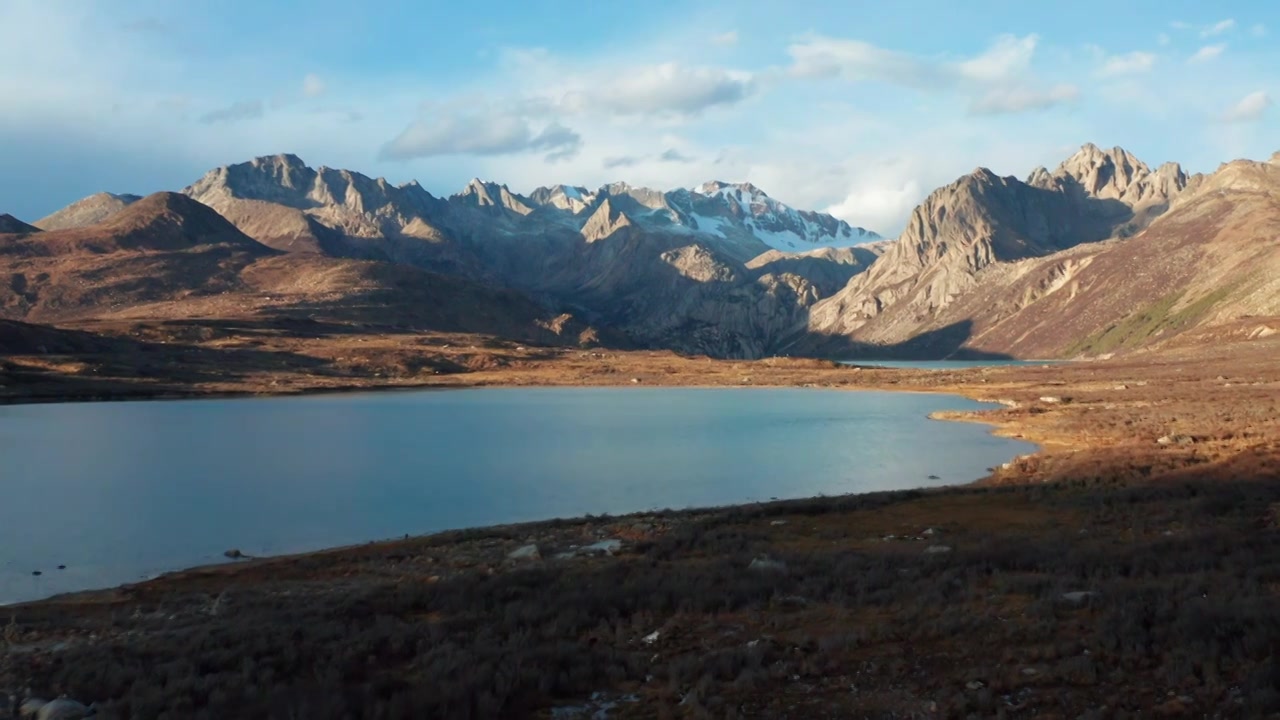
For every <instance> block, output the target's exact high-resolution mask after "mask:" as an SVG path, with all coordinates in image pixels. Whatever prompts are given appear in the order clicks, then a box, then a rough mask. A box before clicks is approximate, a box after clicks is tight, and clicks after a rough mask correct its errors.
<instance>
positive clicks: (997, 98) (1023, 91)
mask: <svg viewBox="0 0 1280 720" xmlns="http://www.w3.org/2000/svg"><path fill="white" fill-rule="evenodd" d="M1079 97H1080V88H1078V87H1076V86H1075V85H1069V84H1061V85H1055V86H1053V87H1051V88H1049V89H1048V90H1036V89H1032V88H1028V87H1025V86H1013V87H1000V88H994V89H992V90H989V91H988V92H986V93H985V94H984V95H982V96H980V97H978V98H976V99H974V101H973V102H972V103H971V104H970V106H969V111H970V112H971V113H973V114H975V115H999V114H1003V113H1020V112H1029V111H1033V110H1047V109H1049V108H1051V107H1053V106H1055V105H1062V104H1066V103H1071V102H1075V101H1076V100H1077V99H1078V98H1079Z"/></svg>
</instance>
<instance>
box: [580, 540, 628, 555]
mask: <svg viewBox="0 0 1280 720" xmlns="http://www.w3.org/2000/svg"><path fill="white" fill-rule="evenodd" d="M621 549H622V541H621V540H617V539H611V540H601V541H600V542H594V543H591V544H590V545H584V546H583V547H580V548H578V554H579V555H614V554H615V553H617V552H618V551H619V550H621Z"/></svg>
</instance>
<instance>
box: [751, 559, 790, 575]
mask: <svg viewBox="0 0 1280 720" xmlns="http://www.w3.org/2000/svg"><path fill="white" fill-rule="evenodd" d="M747 569H748V570H754V571H756V572H781V573H784V572H786V571H787V564H786V563H784V562H782V561H781V560H773V559H770V558H768V557H764V556H761V557H758V558H756V559H754V560H752V561H751V564H750V565H748V566H747Z"/></svg>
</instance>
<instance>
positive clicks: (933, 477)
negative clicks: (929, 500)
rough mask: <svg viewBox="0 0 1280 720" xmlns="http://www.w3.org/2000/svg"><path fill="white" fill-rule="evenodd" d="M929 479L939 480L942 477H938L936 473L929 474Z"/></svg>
mask: <svg viewBox="0 0 1280 720" xmlns="http://www.w3.org/2000/svg"><path fill="white" fill-rule="evenodd" d="M929 479H930V480H941V479H942V478H940V477H938V476H937V475H930V476H929Z"/></svg>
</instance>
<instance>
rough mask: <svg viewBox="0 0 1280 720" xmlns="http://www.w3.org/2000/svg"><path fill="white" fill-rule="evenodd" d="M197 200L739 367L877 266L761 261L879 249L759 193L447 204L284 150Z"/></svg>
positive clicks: (255, 230)
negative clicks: (844, 284) (502, 289)
mask: <svg viewBox="0 0 1280 720" xmlns="http://www.w3.org/2000/svg"><path fill="white" fill-rule="evenodd" d="M184 192H185V193H187V194H188V195H190V196H192V197H193V198H196V199H198V200H200V201H201V202H203V203H206V204H208V205H209V206H211V207H213V208H215V209H217V210H218V211H219V212H220V213H222V214H223V215H224V216H226V217H227V218H228V219H229V220H231V221H232V222H233V223H235V224H236V226H237V227H239V228H240V229H241V230H243V231H244V232H245V233H247V234H249V235H250V236H252V237H254V238H256V239H258V240H259V241H261V242H263V243H264V244H267V245H270V246H271V247H274V248H278V249H282V250H288V251H291V252H306V253H316V254H324V255H331V256H339V257H354V258H372V259H381V260H390V261H393V262H397V263H402V264H409V265H414V266H416V267H420V268H425V269H429V270H435V271H440V272H447V273H450V274H456V275H463V276H466V277H469V278H473V279H477V280H482V281H484V282H488V283H493V284H498V285H503V286H507V287H511V288H516V289H519V290H522V291H524V292H526V293H529V294H531V295H533V296H534V297H538V298H542V299H543V300H544V301H545V302H546V303H547V304H548V305H551V306H553V307H556V308H570V309H573V310H574V311H575V312H578V313H581V314H584V315H585V316H587V317H589V318H591V319H593V320H598V321H600V322H603V323H608V324H610V325H613V326H615V327H617V328H619V329H621V330H623V331H625V332H626V333H628V334H629V335H630V336H631V337H632V338H633V339H634V340H635V341H636V342H638V343H640V344H646V345H654V346H662V347H674V348H677V349H681V350H688V351H691V352H706V353H712V354H716V355H728V356H734V357H754V356H758V355H761V354H765V353H767V352H770V351H771V349H772V348H775V347H778V346H780V345H781V344H782V343H783V342H784V338H785V336H786V335H787V334H788V333H790V332H794V331H795V329H796V328H797V327H800V326H803V324H804V322H805V318H804V312H805V310H806V308H807V307H808V306H809V305H810V304H812V303H813V302H815V301H816V300H817V299H819V297H821V294H822V292H823V291H830V290H834V289H835V286H836V283H834V282H832V280H831V277H832V276H833V275H837V276H840V275H842V276H843V277H844V278H846V279H847V277H849V276H850V275H851V274H852V272H857V271H861V270H862V269H864V268H865V267H866V265H867V264H868V262H867V257H866V255H865V254H861V253H860V254H858V258H859V262H848V261H845V260H843V259H828V258H825V257H823V256H821V255H815V256H812V257H810V258H809V259H808V260H807V261H804V262H800V263H791V264H785V263H784V264H783V265H785V267H784V266H783V265H778V266H777V267H763V266H757V267H754V268H748V267H747V263H748V262H750V261H751V260H752V259H753V258H755V257H757V256H758V255H761V254H762V253H766V252H770V250H771V248H778V247H781V248H785V249H788V250H790V249H793V248H795V249H814V248H826V247H847V246H852V245H854V244H856V243H860V242H867V241H872V240H876V239H878V238H879V236H877V235H875V234H874V233H871V232H869V231H866V230H863V229H861V228H855V227H853V226H851V225H849V224H848V223H846V222H844V221H842V220H837V219H836V218H833V217H831V216H829V215H824V214H822V213H812V212H803V211H797V210H794V209H792V208H790V207H788V206H787V205H785V204H783V203H781V202H778V201H776V200H774V199H773V198H770V197H769V196H768V195H767V194H765V193H764V192H763V191H761V190H760V189H759V188H756V187H754V186H752V185H750V184H739V185H729V184H726V183H720V182H713V183H707V184H705V185H703V186H702V187H700V188H698V189H697V190H674V191H670V192H662V191H657V190H652V189H649V188H641V187H635V186H631V185H628V184H626V183H612V184H609V185H605V186H602V187H600V188H597V189H595V190H588V189H586V188H581V187H570V186H565V185H556V186H552V187H545V188H538V189H537V190H535V191H533V192H532V193H530V194H529V195H528V196H524V195H520V194H518V193H515V192H513V191H511V190H510V189H509V188H508V187H507V186H505V185H500V184H496V183H490V182H482V181H480V180H478V179H477V180H473V181H471V182H470V183H469V184H468V185H467V187H466V188H464V189H463V190H462V191H461V192H459V193H457V194H455V195H452V196H450V197H448V198H435V197H432V196H431V195H429V194H427V193H426V192H425V191H423V190H422V189H421V188H420V187H418V186H417V185H416V184H410V185H403V186H393V185H390V184H388V183H387V182H386V181H384V180H381V179H378V180H373V179H370V178H368V177H365V176H363V175H360V174H359V173H351V172H348V171H343V170H331V169H328V168H319V169H314V170H313V169H311V168H309V167H307V166H306V164H305V163H303V162H302V160H300V159H299V158H297V157H296V156H293V155H280V156H274V157H263V158H257V159H255V160H253V161H251V162H248V163H241V164H238V165H230V166H226V167H222V168H218V169H216V170H214V171H212V172H210V173H209V174H207V175H206V176H205V177H204V178H202V179H201V180H199V181H198V182H196V183H195V184H193V185H191V186H190V187H188V188H187V189H186V190H184ZM775 252H776V251H775ZM779 254H780V255H781V254H782V253H779ZM850 257H852V255H850ZM810 274H812V275H813V277H814V278H815V280H816V282H815V281H810V280H809V279H808V277H806V276H807V275H810Z"/></svg>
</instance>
